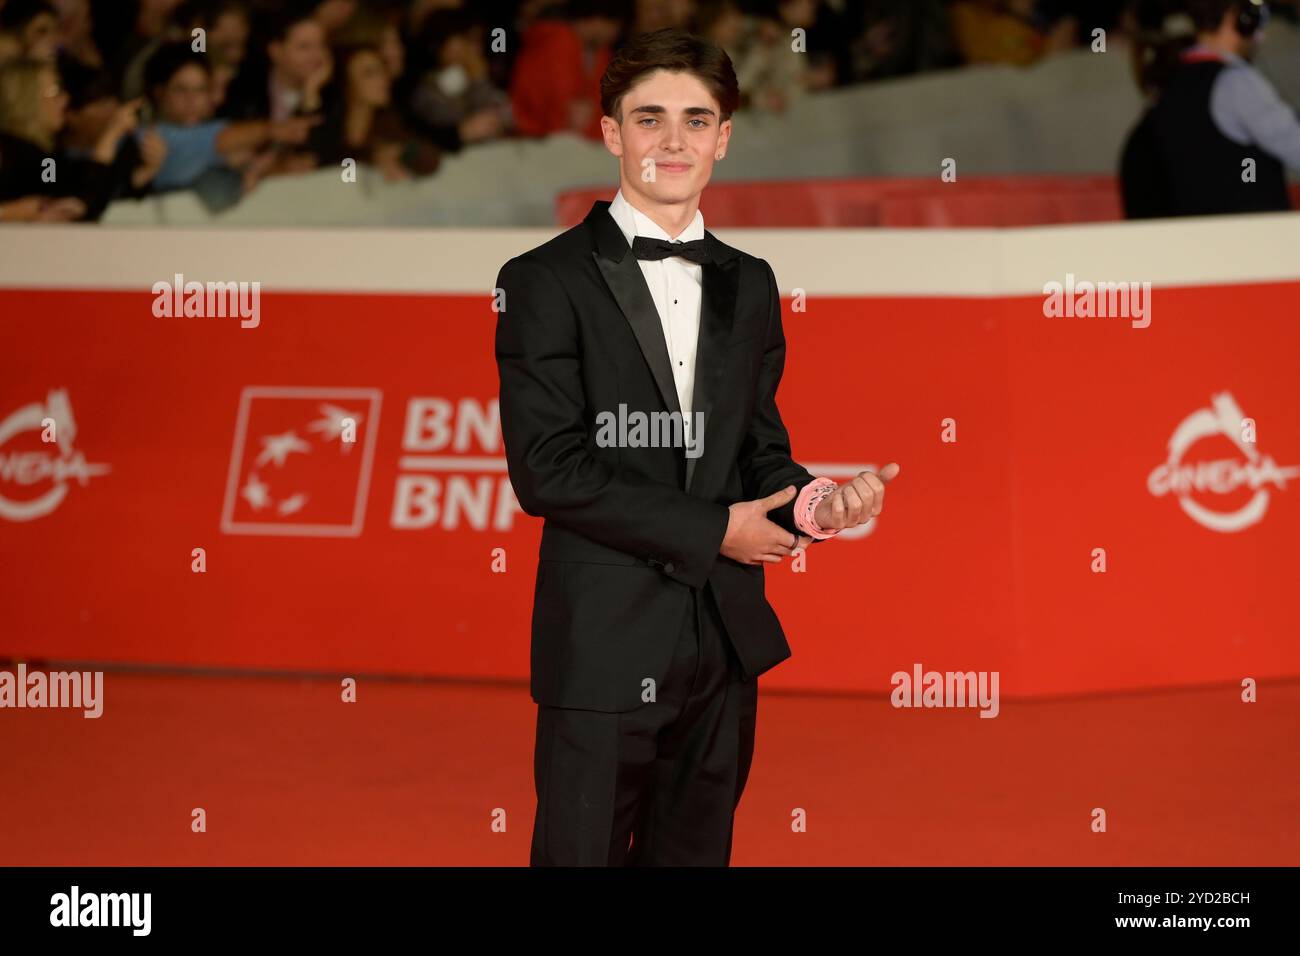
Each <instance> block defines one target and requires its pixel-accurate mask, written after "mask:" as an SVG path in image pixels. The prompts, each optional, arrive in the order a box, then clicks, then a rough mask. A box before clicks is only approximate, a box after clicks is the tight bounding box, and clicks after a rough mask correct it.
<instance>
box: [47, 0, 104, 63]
mask: <svg viewBox="0 0 1300 956" xmlns="http://www.w3.org/2000/svg"><path fill="white" fill-rule="evenodd" d="M52 6H53V7H54V8H55V9H56V10H58V13H59V26H58V30H59V36H60V38H61V40H62V53H63V54H64V55H65V56H66V57H67V58H70V59H72V60H76V61H77V62H78V63H84V64H86V65H87V66H90V67H94V68H96V69H102V68H103V67H104V57H103V54H102V53H100V50H99V46H98V44H96V43H95V37H94V32H93V29H92V20H91V16H90V0H52Z"/></svg>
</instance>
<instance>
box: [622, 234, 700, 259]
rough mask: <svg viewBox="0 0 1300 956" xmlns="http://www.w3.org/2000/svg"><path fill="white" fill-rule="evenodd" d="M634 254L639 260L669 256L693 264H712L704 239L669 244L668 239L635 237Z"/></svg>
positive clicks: (633, 241) (633, 240)
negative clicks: (677, 257) (687, 260)
mask: <svg viewBox="0 0 1300 956" xmlns="http://www.w3.org/2000/svg"><path fill="white" fill-rule="evenodd" d="M632 252H633V254H635V255H636V257H637V258H638V259H667V258H668V257H669V256H681V257H682V258H683V259H689V260H691V262H696V263H704V262H712V261H713V256H711V255H709V248H708V246H707V245H705V242H704V240H703V239H692V240H691V241H690V242H681V241H677V242H669V241H668V240H667V239H652V238H650V237H649V236H634V237H633V238H632Z"/></svg>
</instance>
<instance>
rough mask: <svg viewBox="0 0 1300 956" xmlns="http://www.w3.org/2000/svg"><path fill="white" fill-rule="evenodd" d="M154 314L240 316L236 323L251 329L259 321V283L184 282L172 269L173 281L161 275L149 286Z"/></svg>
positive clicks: (260, 315)
mask: <svg viewBox="0 0 1300 956" xmlns="http://www.w3.org/2000/svg"><path fill="white" fill-rule="evenodd" d="M150 291H152V292H153V295H154V300H153V314H154V317H155V318H159V319H171V318H176V319H179V318H219V319H224V318H226V317H230V318H238V319H240V320H241V321H240V323H239V327H240V328H243V329H255V328H257V327H258V326H259V325H260V324H261V323H262V309H261V302H262V283H260V282H206V283H205V282H193V281H191V282H186V281H185V276H184V275H182V274H181V273H179V272H178V273H176V275H175V276H174V281H171V282H169V281H167V280H166V279H163V280H161V281H158V282H155V283H154V284H153V288H152V289H151V290H150Z"/></svg>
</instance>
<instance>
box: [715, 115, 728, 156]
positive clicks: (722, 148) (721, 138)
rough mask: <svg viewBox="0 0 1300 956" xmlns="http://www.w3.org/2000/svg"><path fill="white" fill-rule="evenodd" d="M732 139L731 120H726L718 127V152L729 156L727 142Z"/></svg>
mask: <svg viewBox="0 0 1300 956" xmlns="http://www.w3.org/2000/svg"><path fill="white" fill-rule="evenodd" d="M730 139H731V120H730V119H725V120H723V121H722V125H721V126H719V127H718V150H717V151H718V152H719V153H721V154H722V155H723V156H726V155H727V142H728V141H729V140H730Z"/></svg>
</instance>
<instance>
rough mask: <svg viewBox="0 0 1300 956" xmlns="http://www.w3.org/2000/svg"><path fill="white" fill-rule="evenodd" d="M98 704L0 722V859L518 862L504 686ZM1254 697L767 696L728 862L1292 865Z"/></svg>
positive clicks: (516, 772)
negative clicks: (987, 699) (966, 706)
mask: <svg viewBox="0 0 1300 956" xmlns="http://www.w3.org/2000/svg"><path fill="white" fill-rule="evenodd" d="M31 666H33V667H35V666H36V665H31ZM104 696H105V704H104V715H103V717H101V718H100V719H98V720H87V719H84V718H83V717H82V716H81V712H80V711H60V710H25V709H24V710H4V711H0V748H2V752H3V753H4V756H5V769H4V772H3V776H2V777H0V780H2V781H3V786H0V865H5V866H27V865H42V866H43V865H70V866H96V865H98V866H107V865H114V866H152V865H218V866H233V865H252V866H263V865H403V866H421V865H433V866H443V865H453V866H474V865H493V866H515V865H526V864H527V861H528V847H529V837H530V834H531V829H532V815H533V809H534V804H535V798H534V794H533V790H532V732H533V717H534V712H535V707H534V705H533V703H532V702H531V700H529V698H528V694H527V690H526V689H525V688H523V687H521V686H515V685H497V686H493V685H480V684H474V685H470V684H454V683H446V682H427V683H423V682H390V681H382V680H365V679H363V680H361V681H360V686H359V692H358V702H357V703H355V704H344V703H342V702H341V701H340V689H339V685H338V682H337V681H326V680H306V679H283V678H248V677H240V678H235V677H227V676H191V675H185V676H177V675H171V674H152V673H123V672H108V673H106V675H105V678H104ZM1260 698H1261V699H1260V702H1259V703H1256V704H1243V703H1241V702H1240V700H1239V690H1238V689H1237V688H1235V687H1227V686H1225V687H1220V688H1210V689H1198V690H1193V691H1169V692H1162V693H1150V694H1143V695H1126V696H1115V697H1105V698H1100V697H1098V698H1086V699H1085V698H1079V699H1070V700H1056V701H1020V702H1018V701H1014V700H1008V699H1005V698H1004V699H1003V701H1002V709H1001V713H1000V715H999V716H998V717H997V718H995V719H981V718H979V717H978V715H977V712H976V711H974V710H965V711H956V710H895V709H893V708H892V707H891V706H890V705H889V703H888V701H887V700H886V699H884V698H862V697H825V696H815V697H814V696H798V695H782V694H770V693H761V694H760V703H759V713H758V748H757V752H756V754H755V758H754V768H753V772H752V774H751V776H750V780H749V786H748V788H747V789H746V791H745V796H744V799H743V800H742V801H741V804H740V810H739V813H738V815H737V823H736V827H737V831H736V838H735V851H734V855H733V858H732V863H733V865H737V866H769V865H771V866H782V865H792V864H793V865H813V866H822V865H849V866H857V865H903V866H908V865H1053V866H1054V865H1083V866H1094V865H1120V866H1127V865H1173V866H1185V865H1198V866H1199V865H1204V866H1216V865H1223V866H1232V865H1249V866H1260V865H1291V866H1294V865H1297V864H1300V825H1298V824H1297V821H1298V820H1300V684H1298V683H1294V682H1292V683H1289V684H1270V683H1265V684H1264V685H1263V686H1262V687H1261V689H1260ZM195 807H202V808H204V809H205V810H206V813H207V832H206V833H192V832H191V829H190V820H191V810H192V809H193V808H195ZM1094 807H1102V808H1104V809H1105V811H1106V813H1107V822H1108V832H1106V833H1093V832H1091V830H1090V827H1089V823H1090V819H1091V812H1092V809H1093V808H1094ZM498 808H499V810H501V811H504V813H505V821H506V832H505V833H499V832H493V828H492V821H493V815H494V811H498ZM796 808H802V809H803V810H805V811H806V813H807V822H808V826H807V832H806V833H792V832H791V828H790V821H791V814H792V812H793V811H794V810H795V809H796ZM497 816H500V813H499V812H497Z"/></svg>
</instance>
